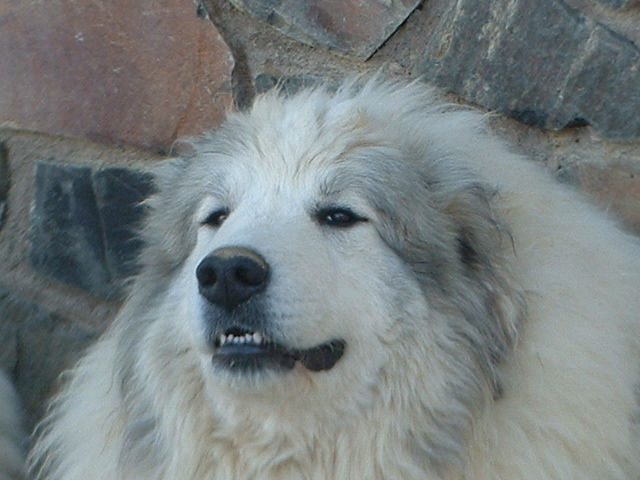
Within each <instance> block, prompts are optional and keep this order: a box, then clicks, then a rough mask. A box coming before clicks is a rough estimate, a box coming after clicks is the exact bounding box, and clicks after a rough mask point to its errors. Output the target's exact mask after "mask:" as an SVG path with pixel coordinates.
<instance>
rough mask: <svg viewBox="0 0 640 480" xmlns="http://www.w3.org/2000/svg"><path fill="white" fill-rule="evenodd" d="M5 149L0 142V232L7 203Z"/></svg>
mask: <svg viewBox="0 0 640 480" xmlns="http://www.w3.org/2000/svg"><path fill="white" fill-rule="evenodd" d="M7 156H8V153H7V147H6V146H5V144H4V143H2V142H0V230H2V225H3V223H4V216H5V215H6V212H7V208H8V202H9V178H10V174H9V161H8V159H7Z"/></svg>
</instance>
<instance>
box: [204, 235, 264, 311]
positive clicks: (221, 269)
mask: <svg viewBox="0 0 640 480" xmlns="http://www.w3.org/2000/svg"><path fill="white" fill-rule="evenodd" d="M196 278H197V279H198V288H199V291H200V294H201V295H202V296H203V297H204V298H206V299H207V300H209V301H210V302H211V303H214V304H216V305H219V306H221V307H225V308H228V309H231V308H234V307H237V306H238V305H240V304H241V303H243V302H246V301H247V300H249V299H250V298H251V297H252V296H254V295H255V294H256V293H258V292H261V291H262V290H263V289H264V288H265V286H266V284H267V279H268V278H269V265H268V264H267V262H266V260H265V259H264V258H262V256H260V255H259V254H257V253H256V252H253V251H251V250H249V249H247V248H240V247H223V248H219V249H217V250H214V251H213V252H212V253H211V254H209V255H208V256H206V257H205V258H204V259H203V260H202V261H201V262H200V264H199V265H198V267H197V268H196Z"/></svg>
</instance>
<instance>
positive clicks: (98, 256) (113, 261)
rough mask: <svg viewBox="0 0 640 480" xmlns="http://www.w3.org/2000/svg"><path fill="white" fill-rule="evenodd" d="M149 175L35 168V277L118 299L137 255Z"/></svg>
mask: <svg viewBox="0 0 640 480" xmlns="http://www.w3.org/2000/svg"><path fill="white" fill-rule="evenodd" d="M151 188H152V187H151V177H150V176H149V174H146V173H144V172H140V171H134V170H129V169H124V168H108V169H104V170H98V171H95V172H94V171H93V170H92V169H90V168H88V167H75V166H68V165H64V166H63V165H58V164H53V163H39V164H38V165H37V168H36V179H35V193H34V208H33V212H32V218H31V231H30V260H31V264H32V266H33V267H34V269H35V270H37V271H38V272H39V273H41V274H44V275H46V276H49V277H51V278H54V279H55V280H58V281H60V282H62V283H65V284H67V285H71V286H73V287H77V288H80V289H83V290H85V291H87V292H88V293H90V294H92V295H94V296H97V297H101V298H106V299H114V298H119V296H120V295H121V293H122V284H123V281H124V280H125V279H126V278H127V277H128V276H130V275H131V274H133V273H134V272H135V258H136V257H137V255H138V253H139V250H140V246H141V245H140V241H139V240H138V239H136V236H135V233H134V231H135V228H136V226H137V224H138V223H139V221H140V220H141V218H142V211H141V209H140V208H139V203H140V202H141V201H142V200H144V199H145V198H146V197H147V196H148V195H149V193H150V192H151Z"/></svg>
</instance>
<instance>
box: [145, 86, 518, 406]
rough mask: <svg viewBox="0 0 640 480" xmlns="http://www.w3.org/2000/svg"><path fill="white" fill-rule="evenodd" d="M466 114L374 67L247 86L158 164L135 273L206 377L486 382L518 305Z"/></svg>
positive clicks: (478, 143) (247, 382) (340, 384)
mask: <svg viewBox="0 0 640 480" xmlns="http://www.w3.org/2000/svg"><path fill="white" fill-rule="evenodd" d="M480 123H481V122H480V121H479V120H478V117H477V116H476V115H475V114H472V113H470V112H465V111H460V110H459V109H454V108H450V107H447V106H442V104H440V103H438V102H436V101H434V99H433V93H432V92H431V91H430V90H428V89H426V88H424V87H421V86H418V85H409V86H402V87H399V86H396V85H392V84H385V83H381V82H379V81H376V80H373V81H370V82H368V83H367V82H365V83H364V84H358V83H357V82H354V83H351V84H347V85H346V86H344V87H342V88H340V89H338V90H335V91H331V90H328V89H324V88H318V89H314V90H310V91H306V92H302V93H299V94H297V95H295V96H292V97H283V96H280V95H278V94H277V93H271V94H268V95H266V96H264V97H261V98H259V99H258V100H257V101H256V104H255V105H254V107H253V108H252V109H251V110H250V111H249V112H246V113H235V114H232V115H231V116H230V117H229V118H228V120H227V121H226V122H225V123H224V125H223V126H222V127H221V128H220V129H219V130H218V131H216V132H215V133H214V134H212V135H211V136H209V137H207V138H205V139H202V140H200V141H198V142H196V144H195V150H194V153H193V155H192V156H190V157H189V158H185V159H182V160H176V161H171V162H169V163H168V164H167V165H165V166H164V167H163V169H164V172H163V173H162V174H161V175H160V177H159V190H160V192H159V194H158V195H157V196H156V197H155V198H154V199H153V200H152V201H151V206H152V210H153V212H152V214H151V216H150V220H149V222H148V226H147V228H146V231H145V234H146V236H147V244H148V247H147V250H146V251H145V254H144V256H143V263H144V273H143V275H142V277H141V279H140V280H139V282H138V283H139V284H145V283H151V284H154V285H157V286H158V287H157V288H158V290H157V291H155V292H156V293H154V295H156V296H157V295H161V296H163V297H166V299H167V300H166V305H167V307H166V309H167V310H171V311H172V313H171V314H170V316H171V317H172V320H171V321H172V322H174V323H175V324H176V325H179V326H180V329H181V331H185V332H188V336H189V339H190V340H189V341H190V345H191V347H190V348H192V349H193V351H195V352H197V354H198V355H199V356H200V358H201V359H202V365H203V366H204V369H205V376H208V377H210V378H213V379H215V381H217V382H218V383H219V384H225V385H227V386H229V385H231V386H236V387H237V386H239V385H244V386H245V387H247V386H249V387H248V388H252V389H255V391H261V389H264V388H267V387H268V386H273V385H286V388H287V391H288V392H289V394H290V393H291V391H292V390H291V389H292V388H295V385H298V386H302V385H305V388H308V386H309V385H310V384H313V385H322V386H323V388H328V386H330V387H331V388H332V389H333V390H332V391H333V392H335V395H336V396H337V395H343V396H346V397H348V396H349V393H350V392H355V391H358V392H360V394H362V392H364V391H370V390H371V389H374V388H375V389H379V390H385V389H386V390H389V389H393V388H395V387H393V386H388V387H384V388H380V385H381V383H384V382H387V383H389V384H391V383H393V382H396V381H400V380H397V378H396V376H397V375H396V374H397V373H398V372H400V371H402V372H403V374H402V376H404V375H410V376H414V377H415V381H416V385H417V388H422V389H424V395H425V396H429V395H432V396H433V398H436V397H437V398H438V399H440V400H442V399H444V398H446V395H443V394H442V392H443V391H444V390H446V389H450V390H455V389H458V390H457V391H456V392H455V395H456V396H457V398H458V400H459V401H460V402H462V403H464V402H472V401H473V400H470V399H469V398H467V397H472V396H473V395H475V394H477V392H476V390H483V389H485V386H486V389H485V390H492V392H493V393H494V394H495V393H496V392H497V385H498V373H497V372H498V367H497V366H498V365H499V363H500V360H501V359H502V357H503V356H504V355H505V353H506V352H507V350H508V349H509V347H510V345H511V343H512V341H513V338H514V335H515V331H516V322H517V318H518V316H519V313H520V310H521V308H520V302H519V297H518V294H517V289H515V288H514V287H513V286H512V284H511V283H512V282H511V280H510V278H509V273H508V269H506V267H505V262H504V256H505V255H508V254H509V253H510V252H511V248H512V245H511V243H510V237H509V235H508V232H505V231H502V228H501V225H500V221H499V219H498V218H496V214H495V212H494V209H493V207H492V205H493V204H494V200H495V194H496V192H495V189H494V188H493V187H490V186H488V185H487V183H486V182H484V181H483V180H482V179H481V178H479V177H478V175H477V174H476V173H475V172H474V170H473V165H472V160H473V151H474V148H485V147H486V142H485V144H482V142H483V141H484V140H482V139H483V138H484V136H483V135H484V133H483V132H481V128H480V127H479V125H480ZM482 145H484V147H482ZM505 252H507V253H505ZM142 288H148V287H142ZM167 315H168V316H169V314H167ZM445 372H448V373H445ZM447 375H451V376H453V377H455V378H454V379H452V378H446V377H447ZM465 389H466V390H469V389H475V390H474V392H475V393H470V392H467V391H466V390H465ZM325 393H326V390H325ZM327 398H328V397H327ZM361 398H364V397H362V395H361Z"/></svg>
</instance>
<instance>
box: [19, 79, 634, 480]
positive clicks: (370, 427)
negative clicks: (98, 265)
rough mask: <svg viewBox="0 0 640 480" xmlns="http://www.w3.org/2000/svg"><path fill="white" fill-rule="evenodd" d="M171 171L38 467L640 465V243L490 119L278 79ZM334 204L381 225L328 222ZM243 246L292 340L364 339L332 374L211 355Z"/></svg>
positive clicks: (596, 468)
mask: <svg viewBox="0 0 640 480" xmlns="http://www.w3.org/2000/svg"><path fill="white" fill-rule="evenodd" d="M393 161H397V164H398V168H397V172H396V171H395V168H394V167H393V165H394V163H393ZM385 162H386V163H385ZM403 162H404V163H403ZM405 163H406V164H407V165H409V166H403V165H404V164H405ZM389 165H391V167H389ZM416 165H419V166H416ZM163 168H164V171H163V173H161V174H160V180H159V185H160V194H159V196H158V197H157V198H156V199H154V200H152V201H151V202H150V203H151V208H152V210H153V211H152V213H151V216H150V220H149V224H148V225H147V227H146V229H145V235H146V238H147V242H148V244H149V248H148V250H147V251H146V253H145V254H144V255H143V263H144V270H143V273H142V274H141V276H140V277H139V278H138V279H137V281H136V283H135V285H134V287H133V291H132V295H131V298H130V300H129V301H128V302H127V304H126V305H125V307H124V308H123V310H122V312H121V314H120V316H119V318H118V319H117V320H116V322H115V324H114V326H113V328H112V329H111V330H110V331H109V332H108V333H107V334H106V335H105V337H104V338H103V339H102V340H101V341H100V342H98V343H97V344H96V345H95V346H94V347H93V348H92V349H91V350H90V351H89V353H88V355H87V356H86V357H85V358H84V359H83V360H82V361H81V362H80V364H79V365H78V366H77V368H76V369H74V370H73V371H72V372H71V373H70V374H69V379H68V382H67V387H66V389H65V390H64V392H63V393H62V394H61V395H60V396H59V397H58V398H57V399H56V400H55V402H54V406H53V413H52V414H51V416H50V417H49V419H48V420H46V421H45V423H44V425H43V426H42V427H41V430H42V431H43V432H44V433H43V436H42V438H41V439H40V441H39V443H38V444H37V445H36V447H35V450H34V452H33V454H32V458H31V464H32V469H33V471H34V473H36V474H37V473H38V472H41V473H42V478H47V479H50V480H86V479H88V478H91V479H108V480H116V479H121V480H124V479H128V480H132V479H137V480H145V479H156V480H160V479H166V480H169V479H178V478H179V479H185V480H186V479H189V480H200V479H201V480H205V479H207V480H243V479H265V480H269V479H274V480H275V479H278V480H285V479H308V480H312V479H313V480H321V479H332V480H347V479H356V478H357V479H400V478H401V479H404V480H411V479H443V480H453V479H459V480H462V479H464V480H490V479H491V480H495V479H501V480H513V479H519V480H545V479H558V480H570V479H576V480H577V479H580V480H588V479H591V480H614V479H616V480H637V479H638V478H640V454H639V448H638V447H639V442H638V433H639V432H638V428H637V425H638V422H639V421H640V420H639V417H638V414H639V413H640V412H639V408H638V398H637V395H638V393H637V391H636V389H637V385H638V377H639V366H640V358H639V355H638V338H639V335H638V334H639V333H640V332H638V326H639V321H638V315H639V313H638V312H640V295H638V291H639V288H640V247H639V246H638V242H637V241H636V239H635V238H633V237H631V236H629V235H627V234H624V233H622V232H621V231H620V230H619V229H618V228H617V226H616V224H615V222H614V221H612V220H609V219H607V218H606V217H605V215H604V214H602V213H600V212H599V211H597V210H596V209H595V208H593V207H591V206H590V205H588V204H587V203H586V202H585V201H584V200H583V199H582V198H581V197H580V196H579V195H578V194H576V193H574V192H572V191H570V190H568V189H567V188H565V187H561V186H559V185H557V184H556V182H555V181H554V180H553V179H552V178H550V177H549V176H548V175H547V173H546V172H544V171H543V170H542V169H541V168H540V167H539V166H538V165H534V164H532V163H531V162H529V161H528V160H526V159H523V158H521V157H519V156H518V155H516V154H513V153H511V152H509V151H508V150H507V149H505V147H504V146H503V145H502V144H501V143H500V142H499V141H497V140H495V139H494V138H493V137H492V136H491V135H489V134H487V133H486V132H485V131H484V129H483V127H482V119H481V117H479V116H477V115H475V114H473V113H470V112H467V111H460V110H456V109H452V108H449V107H447V106H442V105H441V104H440V103H439V102H438V101H437V99H434V96H433V93H432V92H431V91H430V90H428V89H426V88H425V87H422V86H420V85H417V84H412V85H394V84H389V83H384V82H380V81H378V80H375V79H374V80H371V81H369V82H368V83H365V84H364V85H358V84H357V83H356V84H347V85H346V86H344V87H342V88H341V89H339V90H338V91H336V92H330V91H327V90H325V89H316V90H311V91H308V92H303V93H301V94H298V95H296V96H294V97H293V98H282V97H279V96H277V95H274V94H271V95H267V96H266V97H264V98H261V99H259V100H258V101H257V103H256V105H255V107H254V108H253V110H252V111H251V112H249V113H246V114H234V115H232V116H231V118H230V119H229V121H228V122H227V123H226V124H225V125H224V126H223V127H222V129H221V130H220V132H218V133H216V134H214V135H213V136H212V137H211V138H208V139H205V140H203V141H202V142H200V143H198V144H197V145H196V154H195V155H194V158H192V159H189V160H187V161H185V162H171V163H169V164H167V165H166V166H164V167H163ZM340 168H345V170H340V173H339V175H338V178H337V179H336V178H334V177H332V175H335V172H336V171H337V169H338V170H339V169H340ZM422 170H425V171H428V173H426V174H425V177H424V178H425V181H424V182H422V179H421V177H418V176H415V177H414V176H413V175H418V173H419V172H420V171H422ZM374 174H375V175H374ZM350 175H353V177H351V176H350ZM376 175H382V176H385V175H388V178H387V177H384V178H385V182H384V184H379V183H376V182H377V181H378V180H379V178H375V177H376ZM331 178H333V180H332V181H333V183H331V182H330V181H329V180H328V179H331ZM352 178H353V180H352ZM427 180H433V182H432V183H430V182H427ZM327 182H329V183H330V185H331V186H332V187H334V190H331V189H328V190H331V191H330V192H329V193H327V192H326V191H325V192H324V194H322V195H321V194H320V193H319V191H320V190H321V186H322V185H326V184H327ZM420 182H422V183H420ZM478 188H479V189H481V190H482V191H483V192H485V193H482V194H479V193H478V194H477V195H478V196H476V193H474V192H475V191H476V190H477V189H478ZM413 189H415V192H414V191H413ZM491 189H495V191H496V192H497V194H496V195H489V194H487V193H486V192H488V191H489V190H491ZM406 190H410V191H406ZM381 192H382V193H381ZM381 197H384V198H381ZM423 200H424V201H423ZM322 202H324V204H332V205H339V206H348V207H349V208H350V209H352V210H353V211H355V212H356V213H358V214H360V215H362V216H363V217H366V218H367V219H368V221H367V222H360V223H358V224H356V225H354V226H352V227H349V228H345V229H337V228H331V227H328V226H326V225H321V224H319V223H318V220H317V219H316V218H314V212H315V211H317V207H318V203H322ZM221 207H225V208H228V209H229V210H230V213H229V215H228V218H227V220H226V221H225V222H224V223H223V224H222V226H220V227H219V228H211V227H209V226H206V225H205V226H202V225H201V222H202V221H203V220H204V219H205V218H206V217H207V215H208V214H209V213H210V212H211V211H215V210H216V209H219V208H221ZM385 209H390V212H391V213H392V214H390V213H389V211H385ZM396 227H397V230H395V231H394V228H396ZM470 232H471V233H470ZM467 234H468V239H467V241H468V242H469V243H471V245H470V247H471V249H470V250H473V253H469V254H468V257H465V254H464V252H463V253H460V255H458V254H459V251H458V249H457V248H456V247H454V246H452V243H453V242H454V240H456V239H459V238H460V237H459V235H462V236H464V235H467ZM409 240H411V241H409ZM474 242H475V243H474ZM418 244H419V246H417V245H418ZM227 245H239V246H243V247H249V248H252V249H254V250H256V251H259V252H260V254H261V255H263V256H264V257H265V258H266V259H268V262H269V263H270V265H271V266H272V268H273V272H272V278H271V279H270V283H269V289H268V291H267V293H266V294H265V295H266V300H265V304H266V305H268V311H266V312H265V315H268V316H269V318H270V319H273V321H274V322H276V323H277V325H278V328H279V331H281V332H282V339H281V340H282V341H286V342H287V344H290V345H294V346H296V348H308V347H310V346H313V345H316V344H319V343H322V342H325V341H326V340H328V339H330V338H335V337H340V338H344V339H346V340H347V349H346V353H345V355H344V357H343V358H342V359H341V360H340V361H339V362H338V363H337V364H336V366H335V367H333V368H332V369H331V370H328V371H321V372H311V371H309V370H307V369H305V368H304V367H303V366H301V365H299V364H298V365H296V367H295V368H294V369H293V370H292V371H291V372H289V373H286V374H281V373H273V372H266V373H265V374H264V375H258V376H255V377H252V378H245V377H242V378H239V377H237V376H234V375H232V374H229V373H228V372H222V371H220V370H215V369H213V368H212V366H211V354H212V353H211V347H210V346H208V344H207V342H206V341H205V334H204V332H205V330H206V328H205V325H206V319H203V315H202V311H203V310H202V309H203V300H202V299H201V297H200V296H199V295H198V291H197V290H198V289H197V283H196V279H195V275H194V271H195V268H196V266H197V265H198V263H199V262H200V260H201V259H202V258H203V257H205V256H206V255H207V254H209V253H210V252H211V251H213V250H215V249H216V248H219V247H221V246H227ZM461 245H462V247H461V251H464V250H465V249H464V245H465V244H464V242H463V243H461ZM420 255H424V258H422V257H420ZM461 258H463V259H464V260H461ZM476 261H477V264H476V263H475V262H476ZM475 312H477V317H476V315H475V314H474V313H475ZM474 322H476V323H474ZM494 343H495V345H494ZM494 347H495V349H494ZM489 357H491V358H489ZM494 357H495V358H494Z"/></svg>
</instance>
